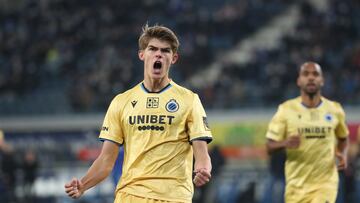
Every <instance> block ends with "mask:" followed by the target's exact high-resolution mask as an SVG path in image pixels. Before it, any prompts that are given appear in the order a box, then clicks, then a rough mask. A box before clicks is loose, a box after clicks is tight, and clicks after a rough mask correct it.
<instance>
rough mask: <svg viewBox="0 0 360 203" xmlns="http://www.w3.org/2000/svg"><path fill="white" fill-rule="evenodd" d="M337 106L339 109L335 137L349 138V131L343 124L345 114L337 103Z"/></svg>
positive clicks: (344, 123)
mask: <svg viewBox="0 0 360 203" xmlns="http://www.w3.org/2000/svg"><path fill="white" fill-rule="evenodd" d="M337 105H338V109H339V110H338V113H337V116H338V120H339V123H338V125H337V126H336V129H335V135H336V137H337V138H346V137H348V136H349V129H348V127H347V125H346V122H345V112H344V109H343V108H342V106H341V105H340V104H339V103H337Z"/></svg>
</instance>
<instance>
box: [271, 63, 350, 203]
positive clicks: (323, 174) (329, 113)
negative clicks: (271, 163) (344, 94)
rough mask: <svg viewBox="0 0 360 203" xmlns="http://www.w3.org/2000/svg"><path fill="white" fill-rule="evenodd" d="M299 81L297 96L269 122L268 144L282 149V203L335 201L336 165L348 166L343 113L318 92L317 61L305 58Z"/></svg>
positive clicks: (338, 105)
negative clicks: (284, 150)
mask: <svg viewBox="0 0 360 203" xmlns="http://www.w3.org/2000/svg"><path fill="white" fill-rule="evenodd" d="M297 85H298V86H299V88H300V92H301V94H300V97H298V98H295V99H291V100H288V101H286V102H284V103H282V104H281V105H280V106H279V108H278V110H277V112H276V114H275V115H274V117H273V118H272V120H271V122H270V124H269V127H268V131H267V134H266V137H267V139H268V141H267V149H268V151H269V152H270V153H271V152H273V151H275V150H278V149H283V148H285V149H286V152H287V153H286V155H287V158H286V164H285V175H286V189H285V201H286V203H334V202H335V200H336V196H337V189H338V181H339V180H338V171H337V170H342V169H344V168H346V167H347V147H348V133H349V131H348V129H347V126H346V124H345V113H344V111H343V109H342V107H341V105H340V104H339V103H337V102H333V101H330V100H328V99H326V98H324V97H323V96H322V95H321V87H322V86H323V85H324V79H323V74H322V70H321V67H320V66H319V64H317V63H314V62H306V63H304V64H303V65H302V66H301V67H300V71H299V76H298V79H297ZM336 159H337V161H338V163H337V166H336Z"/></svg>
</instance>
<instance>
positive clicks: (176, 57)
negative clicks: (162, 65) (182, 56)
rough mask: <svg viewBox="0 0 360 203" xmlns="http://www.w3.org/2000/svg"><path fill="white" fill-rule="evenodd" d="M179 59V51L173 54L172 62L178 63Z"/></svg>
mask: <svg viewBox="0 0 360 203" xmlns="http://www.w3.org/2000/svg"><path fill="white" fill-rule="evenodd" d="M178 59H179V54H178V53H175V54H174V55H173V58H172V60H171V64H174V63H176V61H177V60H178Z"/></svg>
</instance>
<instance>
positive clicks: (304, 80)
mask: <svg viewBox="0 0 360 203" xmlns="http://www.w3.org/2000/svg"><path fill="white" fill-rule="evenodd" d="M297 84H298V86H299V87H300V89H301V91H303V92H305V93H306V94H316V93H318V92H320V89H321V87H322V86H323V85H324V78H323V76H322V72H321V68H320V66H319V65H317V64H313V63H310V64H305V65H303V66H302V67H301V69H300V73H299V77H298V80H297Z"/></svg>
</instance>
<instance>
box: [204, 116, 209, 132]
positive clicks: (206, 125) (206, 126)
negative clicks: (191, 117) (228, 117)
mask: <svg viewBox="0 0 360 203" xmlns="http://www.w3.org/2000/svg"><path fill="white" fill-rule="evenodd" d="M203 122H204V127H205V130H210V127H209V123H208V120H207V118H206V117H203Z"/></svg>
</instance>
